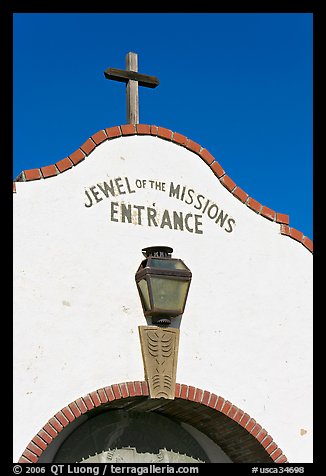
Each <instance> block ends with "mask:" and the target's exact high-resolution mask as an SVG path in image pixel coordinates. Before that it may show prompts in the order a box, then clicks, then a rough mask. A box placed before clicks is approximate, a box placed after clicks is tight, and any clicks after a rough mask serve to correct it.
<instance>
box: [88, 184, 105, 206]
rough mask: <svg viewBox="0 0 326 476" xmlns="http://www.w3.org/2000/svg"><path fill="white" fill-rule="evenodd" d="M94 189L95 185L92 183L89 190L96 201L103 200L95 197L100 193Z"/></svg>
mask: <svg viewBox="0 0 326 476" xmlns="http://www.w3.org/2000/svg"><path fill="white" fill-rule="evenodd" d="M95 189H96V185H94V186H93V187H90V191H91V192H92V194H93V195H94V198H95V200H96V201H97V203H98V202H101V201H102V200H103V198H102V197H100V198H97V196H98V195H99V194H100V192H98V191H97V190H95Z"/></svg>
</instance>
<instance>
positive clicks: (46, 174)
mask: <svg viewBox="0 0 326 476" xmlns="http://www.w3.org/2000/svg"><path fill="white" fill-rule="evenodd" d="M130 135H150V136H154V137H159V138H161V139H164V140H168V141H171V142H173V143H175V144H178V145H179V146H182V147H185V148H186V149H189V150H190V151H192V152H194V153H195V154H197V156H198V157H200V158H201V159H202V160H203V161H204V162H205V163H206V164H207V165H208V167H209V168H210V169H211V170H212V172H213V173H214V175H215V176H216V177H217V179H218V180H219V182H220V183H221V184H222V185H223V186H224V187H225V188H226V189H227V190H228V191H229V192H230V193H231V194H232V195H233V196H234V197H236V198H237V199H238V200H240V202H242V203H243V204H244V205H246V206H247V207H248V208H250V209H251V210H252V211H254V212H255V213H257V214H258V215H261V216H263V217H264V218H266V219H268V220H270V221H274V222H276V223H279V225H280V232H281V234H282V235H285V236H289V237H290V238H292V239H294V240H296V241H298V242H299V243H301V244H302V245H303V246H304V247H305V248H307V249H308V250H309V251H310V252H311V253H312V252H313V241H312V240H311V239H310V238H308V237H307V236H305V235H304V234H303V233H302V232H301V231H299V230H297V229H295V228H293V227H290V226H289V215H286V214H284V213H278V212H275V211H274V210H272V209H271V208H268V207H266V206H265V205H262V204H261V203H260V202H258V201H257V200H255V199H254V198H252V197H250V196H249V195H248V194H247V193H246V192H245V191H244V190H243V189H242V188H240V187H239V186H238V185H237V184H236V183H235V182H234V181H233V180H232V179H231V177H229V176H228V175H227V174H226V172H225V171H224V169H223V168H222V166H221V165H220V164H219V162H218V161H217V160H216V159H215V158H214V157H213V155H212V154H211V153H210V152H209V151H208V150H207V149H205V148H203V147H202V146H201V145H200V144H198V143H197V142H194V141H193V140H191V139H189V138H188V137H186V136H184V135H183V134H179V133H178V132H173V131H172V130H170V129H166V128H165V127H160V126H155V125H148V124H123V125H120V126H113V127H107V128H106V129H101V130H100V131H98V132H96V133H95V134H93V135H92V136H91V137H89V139H87V140H86V142H84V143H83V144H82V145H81V146H80V147H79V148H78V149H77V150H75V151H74V152H73V153H72V154H70V155H68V156H67V157H65V158H64V159H62V160H59V161H58V162H56V163H55V164H52V165H47V166H45V167H40V168H36V169H29V170H23V171H22V172H21V173H20V174H19V175H18V176H17V177H16V179H15V180H14V182H13V191H14V192H16V182H30V181H32V180H40V179H46V178H50V177H55V176H56V175H59V174H61V173H63V172H65V171H66V170H69V169H71V168H72V167H74V166H76V165H78V164H79V163H80V162H82V161H83V160H84V159H85V158H86V157H87V156H88V155H89V154H90V153H91V152H93V150H94V149H95V148H96V147H97V146H98V145H100V144H102V142H104V141H106V140H112V139H116V138H118V137H122V136H130Z"/></svg>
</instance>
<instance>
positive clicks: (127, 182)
mask: <svg viewBox="0 0 326 476" xmlns="http://www.w3.org/2000/svg"><path fill="white" fill-rule="evenodd" d="M125 181H126V185H127V190H128V192H129V193H136V190H132V189H131V187H130V183H129V180H128V177H125Z"/></svg>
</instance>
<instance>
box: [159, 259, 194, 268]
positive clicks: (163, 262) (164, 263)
mask: <svg viewBox="0 0 326 476" xmlns="http://www.w3.org/2000/svg"><path fill="white" fill-rule="evenodd" d="M150 266H151V267H153V268H163V269H188V268H187V266H185V265H184V264H183V263H182V262H181V261H180V260H177V259H156V258H152V259H151V262H150Z"/></svg>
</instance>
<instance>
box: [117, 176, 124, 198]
mask: <svg viewBox="0 0 326 476" xmlns="http://www.w3.org/2000/svg"><path fill="white" fill-rule="evenodd" d="M121 181H122V178H121V177H118V178H116V179H114V182H115V184H116V187H117V189H118V194H119V195H123V194H125V193H126V192H125V191H124V190H123V183H120V182H121Z"/></svg>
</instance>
